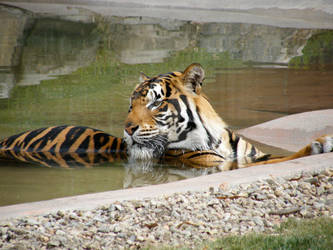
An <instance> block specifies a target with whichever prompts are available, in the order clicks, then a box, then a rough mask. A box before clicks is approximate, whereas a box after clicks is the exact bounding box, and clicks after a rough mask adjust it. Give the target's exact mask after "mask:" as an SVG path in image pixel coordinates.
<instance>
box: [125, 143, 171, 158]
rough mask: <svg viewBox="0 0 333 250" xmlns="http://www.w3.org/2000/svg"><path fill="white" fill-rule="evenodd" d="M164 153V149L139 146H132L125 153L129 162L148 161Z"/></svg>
mask: <svg viewBox="0 0 333 250" xmlns="http://www.w3.org/2000/svg"><path fill="white" fill-rule="evenodd" d="M164 151H165V148H164V147H161V146H159V147H145V146H141V145H138V144H136V145H132V146H131V147H130V148H129V149H128V151H127V153H128V156H129V158H130V159H131V160H141V161H150V160H153V159H158V158H160V157H161V156H162V155H163V153H164Z"/></svg>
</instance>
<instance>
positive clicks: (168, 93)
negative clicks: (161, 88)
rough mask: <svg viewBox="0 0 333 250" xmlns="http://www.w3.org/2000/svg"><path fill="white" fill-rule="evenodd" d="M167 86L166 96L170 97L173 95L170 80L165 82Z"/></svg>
mask: <svg viewBox="0 0 333 250" xmlns="http://www.w3.org/2000/svg"><path fill="white" fill-rule="evenodd" d="M165 88H166V95H165V96H166V97H169V96H170V95H171V87H170V82H165Z"/></svg>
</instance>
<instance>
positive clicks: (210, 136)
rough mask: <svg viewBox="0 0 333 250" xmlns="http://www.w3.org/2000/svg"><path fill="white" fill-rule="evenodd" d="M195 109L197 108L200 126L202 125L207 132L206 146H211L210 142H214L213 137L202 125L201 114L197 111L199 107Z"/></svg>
mask: <svg viewBox="0 0 333 250" xmlns="http://www.w3.org/2000/svg"><path fill="white" fill-rule="evenodd" d="M196 110H197V114H198V116H199V119H200V122H201V124H202V126H203V127H204V129H205V131H206V134H207V136H208V146H209V147H211V146H212V144H213V142H214V138H213V136H212V135H211V133H210V132H209V131H208V129H207V128H206V127H205V126H204V123H203V121H202V118H201V115H200V113H199V108H198V107H196Z"/></svg>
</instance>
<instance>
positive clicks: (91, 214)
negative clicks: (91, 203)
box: [0, 168, 333, 249]
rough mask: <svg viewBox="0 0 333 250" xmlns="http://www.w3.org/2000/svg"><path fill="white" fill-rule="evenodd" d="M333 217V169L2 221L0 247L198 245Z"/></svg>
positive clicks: (93, 247) (88, 247)
mask: <svg viewBox="0 0 333 250" xmlns="http://www.w3.org/2000/svg"><path fill="white" fill-rule="evenodd" d="M318 216H330V217H332V216H333V168H328V169H326V170H325V171H321V172H320V173H302V174H299V175H298V176H293V177H288V178H279V179H274V178H271V179H268V180H265V181H260V182H256V183H252V184H248V185H239V186H237V187H233V188H228V187H224V186H221V187H220V188H219V189H218V190H214V189H211V190H207V191H206V192H187V193H176V194H173V195H170V196H163V197H160V198H154V199H147V200H131V201H123V202H117V203H113V204H110V205H109V206H104V207H100V208H97V209H95V210H89V211H58V212H57V213H52V214H47V215H43V216H33V217H25V218H18V219H12V220H8V221H0V248H1V249H8V248H15V249H18V248H19V249H26V248H32V249H45V248H71V249H84V248H87V249H100V248H107V249H118V248H141V247H144V246H152V245H161V244H162V245H168V246H170V245H171V246H172V245H173V246H177V245H181V246H188V247H190V248H193V247H195V246H198V244H200V242H201V241H202V240H206V239H215V238H217V237H221V236H223V235H229V234H245V233H248V232H266V233H270V232H272V229H273V227H274V226H275V225H278V224H280V223H281V222H282V221H283V220H285V219H286V218H288V217H297V218H314V217H318Z"/></svg>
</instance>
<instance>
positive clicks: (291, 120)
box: [238, 103, 333, 151]
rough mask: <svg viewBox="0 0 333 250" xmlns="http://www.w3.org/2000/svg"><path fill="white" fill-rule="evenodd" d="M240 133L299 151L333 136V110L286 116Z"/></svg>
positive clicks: (272, 144) (253, 138) (269, 143)
mask: <svg viewBox="0 0 333 250" xmlns="http://www.w3.org/2000/svg"><path fill="white" fill-rule="evenodd" d="M332 104H333V103H332ZM238 133H239V134H241V135H243V136H245V137H247V138H250V139H252V140H255V141H259V142H261V143H264V144H268V145H271V146H274V147H279V148H283V149H286V150H289V151H298V150H299V149H301V148H303V147H304V146H305V145H307V144H309V143H310V142H311V141H312V140H314V139H316V138H317V137H320V136H321V135H325V134H333V109H325V110H318V111H312V112H304V113H300V114H295V115H289V116H285V117H282V118H279V119H275V120H272V121H268V122H265V123H262V124H259V125H256V126H253V127H250V128H246V129H242V130H239V131H238Z"/></svg>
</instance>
